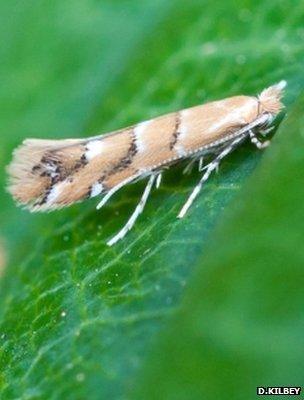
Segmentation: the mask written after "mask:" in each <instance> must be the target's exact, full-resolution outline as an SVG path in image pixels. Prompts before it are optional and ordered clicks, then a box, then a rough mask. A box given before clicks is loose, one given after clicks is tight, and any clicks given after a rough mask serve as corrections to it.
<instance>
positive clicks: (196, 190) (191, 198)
mask: <svg viewBox="0 0 304 400" xmlns="http://www.w3.org/2000/svg"><path fill="white" fill-rule="evenodd" d="M245 137H246V136H245V135H242V136H240V137H238V138H237V139H235V140H234V141H233V142H232V143H230V144H229V145H228V146H226V147H225V148H224V150H223V151H222V152H221V153H220V154H219V155H218V156H217V157H215V159H214V160H213V161H211V162H210V163H209V164H207V165H206V166H205V167H204V168H203V170H205V173H204V175H203V176H202V178H201V179H200V181H199V183H198V184H197V185H196V186H195V188H194V189H193V191H192V193H191V195H190V196H189V197H188V199H187V201H186V203H185V204H184V205H183V207H182V209H181V210H180V212H179V214H178V216H177V218H183V217H184V216H185V214H186V213H187V211H188V209H189V208H190V206H191V205H192V203H193V201H194V200H195V198H196V197H197V195H198V194H199V192H200V191H201V189H202V186H203V184H204V183H205V182H206V181H207V180H208V178H209V176H210V174H211V172H212V171H213V170H215V169H217V168H218V166H219V164H220V162H221V160H222V159H223V158H224V157H226V156H227V155H228V154H229V153H231V152H232V151H233V150H234V149H235V148H236V147H237V146H238V145H239V144H240V142H241V141H243V140H244V139H245Z"/></svg>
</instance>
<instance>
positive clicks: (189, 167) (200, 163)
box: [183, 157, 204, 175]
mask: <svg viewBox="0 0 304 400" xmlns="http://www.w3.org/2000/svg"><path fill="white" fill-rule="evenodd" d="M197 160H198V170H199V171H202V170H203V162H204V157H199V158H198V157H195V158H192V160H191V161H190V162H189V163H188V164H187V165H186V167H185V169H184V170H183V174H184V175H186V174H190V172H191V171H192V169H193V166H194V164H195V163H196V161H197Z"/></svg>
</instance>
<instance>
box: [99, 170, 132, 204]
mask: <svg viewBox="0 0 304 400" xmlns="http://www.w3.org/2000/svg"><path fill="white" fill-rule="evenodd" d="M135 178H136V176H131V177H130V178H127V179H125V180H124V181H122V182H120V183H119V184H118V185H116V186H114V187H113V188H112V189H110V190H109V191H108V193H107V194H106V195H105V196H104V197H103V198H102V199H101V201H100V202H99V203H98V204H97V206H96V209H97V210H100V209H101V207H103V206H104V205H105V204H106V203H107V202H108V200H110V198H111V197H112V196H113V194H115V193H116V192H117V191H118V190H119V189H121V188H122V187H123V186H125V185H127V184H128V183H130V182H132V181H133V180H134V179H135Z"/></svg>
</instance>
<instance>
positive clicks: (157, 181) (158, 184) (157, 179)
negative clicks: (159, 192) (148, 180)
mask: <svg viewBox="0 0 304 400" xmlns="http://www.w3.org/2000/svg"><path fill="white" fill-rule="evenodd" d="M161 180H162V173H161V172H160V173H159V174H158V175H157V177H156V182H155V187H156V189H158V188H159V186H160V183H161Z"/></svg>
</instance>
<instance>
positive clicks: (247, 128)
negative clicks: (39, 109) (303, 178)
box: [8, 81, 286, 246]
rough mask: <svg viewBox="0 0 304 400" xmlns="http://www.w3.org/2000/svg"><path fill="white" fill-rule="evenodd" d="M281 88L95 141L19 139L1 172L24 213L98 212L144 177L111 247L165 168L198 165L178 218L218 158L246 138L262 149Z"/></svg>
mask: <svg viewBox="0 0 304 400" xmlns="http://www.w3.org/2000/svg"><path fill="white" fill-rule="evenodd" d="M285 86H286V82H285V81H281V82H279V83H278V84H276V85H273V86H270V87H269V88H267V89H264V90H263V91H262V92H261V93H260V94H259V95H258V96H257V97H254V96H243V95H241V96H233V97H229V98H225V99H223V100H219V101H212V102H209V103H206V104H203V105H198V106H195V107H192V108H188V109H184V110H181V111H177V112H173V113H170V114H167V115H164V116H160V117H158V118H154V119H151V120H148V121H145V122H140V123H138V124H136V125H133V126H130V127H128V128H125V129H120V130H117V131H114V132H111V133H108V134H104V135H99V136H95V137H90V138H85V139H63V140H43V139H26V140H24V142H23V143H22V144H21V146H20V147H18V148H17V149H16V150H15V151H14V153H13V160H12V162H11V164H10V165H9V167H8V172H9V186H8V190H9V192H10V193H11V194H12V196H13V198H14V199H15V200H16V202H17V203H18V204H19V205H22V206H24V207H25V208H27V209H29V210H30V211H51V210H55V209H59V208H62V207H65V206H68V205H70V204H73V203H76V202H79V201H82V200H85V199H87V198H90V197H96V196H103V197H102V199H101V201H100V202H99V204H98V205H97V209H100V208H101V207H102V206H104V205H105V204H106V202H107V201H108V200H109V199H110V197H112V196H113V194H114V193H116V192H117V191H118V190H119V189H121V188H122V187H124V186H125V185H127V184H129V183H132V182H135V181H137V180H139V179H145V178H146V179H147V185H146V187H145V189H144V192H143V194H142V197H141V199H140V201H139V203H138V204H137V206H136V208H135V210H134V212H133V214H132V215H131V217H130V218H129V220H128V221H127V223H126V224H125V226H124V227H123V228H122V229H121V230H120V231H119V232H118V233H117V234H116V235H115V236H114V237H113V238H112V239H111V240H109V241H108V245H109V246H111V245H113V244H114V243H116V242H117V241H118V240H120V239H122V238H123V237H124V236H125V235H126V233H127V232H128V231H129V230H130V229H131V228H132V227H133V225H134V223H135V221H136V219H137V218H138V216H139V215H140V213H141V212H142V211H143V209H144V206H145V204H146V201H147V199H148V196H149V194H150V192H151V190H152V188H153V186H154V185H155V186H156V187H157V188H158V187H159V185H160V181H161V177H162V172H163V171H164V169H165V168H167V167H169V166H171V165H172V164H174V163H177V162H179V161H181V160H185V159H189V161H190V164H191V165H192V164H193V163H194V162H196V161H197V162H198V164H199V171H200V172H201V173H202V176H201V178H200V180H199V182H198V184H197V185H196V186H195V187H194V189H193V191H192V193H191V194H190V196H189V198H188V199H187V201H186V202H185V204H184V205H183V207H182V209H181V210H180V212H179V214H178V217H179V218H183V217H184V216H185V214H186V213H187V211H188V209H189V207H190V206H191V204H192V203H193V201H194V199H195V198H196V197H197V195H198V194H199V192H200V191H201V188H202V186H203V184H204V182H206V181H207V179H208V178H209V176H210V174H211V173H212V171H214V170H216V169H217V168H218V166H219V164H220V162H221V161H222V160H223V158H224V157H226V156H227V155H228V154H229V153H231V152H232V151H233V150H234V149H236V148H237V147H238V146H240V145H241V143H243V142H244V141H245V140H247V139H249V140H251V142H252V143H253V144H254V145H255V146H256V147H257V148H258V149H263V148H265V147H267V146H268V144H269V140H266V138H267V135H268V133H269V132H270V130H271V128H272V122H273V120H274V118H275V117H276V116H277V114H278V113H279V112H280V111H281V110H282V108H283V104H282V102H281V97H282V95H283V89H284V88H285ZM205 156H208V159H209V161H208V163H204V159H206V157H205ZM190 164H189V165H190Z"/></svg>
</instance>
